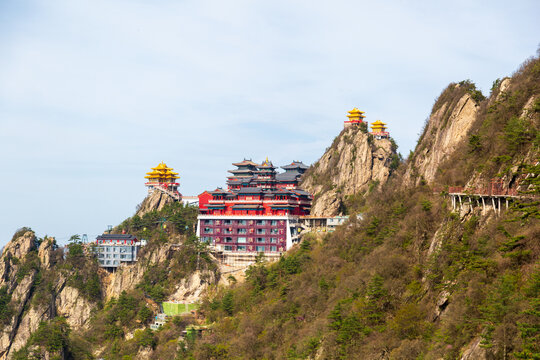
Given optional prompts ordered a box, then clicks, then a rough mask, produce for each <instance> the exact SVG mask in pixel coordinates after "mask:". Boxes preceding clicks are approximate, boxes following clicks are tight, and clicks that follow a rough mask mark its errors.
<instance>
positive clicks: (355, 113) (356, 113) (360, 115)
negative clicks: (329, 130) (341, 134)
mask: <svg viewBox="0 0 540 360" xmlns="http://www.w3.org/2000/svg"><path fill="white" fill-rule="evenodd" d="M348 113H349V114H348V115H347V118H348V120H345V121H344V126H345V128H348V127H351V126H358V125H360V124H362V123H364V118H365V117H366V116H365V115H364V112H363V111H360V110H359V109H358V108H354V109H352V110H350V111H348Z"/></svg>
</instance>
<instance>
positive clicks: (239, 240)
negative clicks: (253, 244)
mask: <svg viewBox="0 0 540 360" xmlns="http://www.w3.org/2000/svg"><path fill="white" fill-rule="evenodd" d="M237 242H238V243H239V244H245V243H246V242H247V240H246V238H245V237H239V238H238V240H237Z"/></svg>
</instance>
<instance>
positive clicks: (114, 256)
mask: <svg viewBox="0 0 540 360" xmlns="http://www.w3.org/2000/svg"><path fill="white" fill-rule="evenodd" d="M98 258H100V259H118V258H119V257H118V254H99V255H98ZM120 259H123V260H131V259H132V256H131V255H120Z"/></svg>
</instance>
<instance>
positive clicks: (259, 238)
mask: <svg viewBox="0 0 540 360" xmlns="http://www.w3.org/2000/svg"><path fill="white" fill-rule="evenodd" d="M257 242H258V243H264V242H265V241H264V238H262V237H258V238H257Z"/></svg>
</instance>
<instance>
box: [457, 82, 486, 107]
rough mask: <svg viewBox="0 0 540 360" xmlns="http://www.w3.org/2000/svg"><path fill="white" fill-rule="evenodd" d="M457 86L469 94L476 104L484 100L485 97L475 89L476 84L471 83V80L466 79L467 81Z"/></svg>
mask: <svg viewBox="0 0 540 360" xmlns="http://www.w3.org/2000/svg"><path fill="white" fill-rule="evenodd" d="M459 85H460V86H462V87H463V88H465V89H466V90H467V91H468V92H469V94H470V95H471V98H472V99H473V100H474V101H475V102H476V103H479V102H481V101H484V100H485V99H486V97H485V96H484V95H483V94H482V92H481V91H480V90H478V89H477V88H476V84H475V83H473V82H472V81H471V80H468V79H467V80H463V81H460V82H459Z"/></svg>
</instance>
